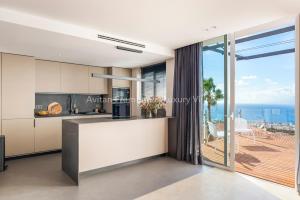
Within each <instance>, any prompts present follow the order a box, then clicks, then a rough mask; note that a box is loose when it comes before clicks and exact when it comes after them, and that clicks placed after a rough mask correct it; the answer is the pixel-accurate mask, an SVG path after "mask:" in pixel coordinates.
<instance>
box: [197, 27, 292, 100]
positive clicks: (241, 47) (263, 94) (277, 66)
mask: <svg viewBox="0 0 300 200" xmlns="http://www.w3.org/2000/svg"><path fill="white" fill-rule="evenodd" d="M293 39H294V32H288V33H283V34H279V35H275V36H271V37H267V38H262V39H257V40H252V41H249V42H244V43H240V44H237V45H236V50H237V54H240V55H243V56H248V55H254V54H259V53H265V52H270V51H277V50H282V49H287V48H293V47H294V42H293ZM282 41H289V42H287V43H283V44H280V45H273V46H271V47H265V48H257V49H251V48H253V47H257V46H261V45H267V44H272V43H277V42H282ZM223 59H224V58H223V55H221V54H219V53H215V52H212V51H205V52H204V54H203V76H204V78H209V77H212V78H213V79H214V81H215V84H216V85H217V87H218V88H220V89H221V90H224V67H223V66H224V60H223ZM294 63H295V60H294V53H290V54H284V55H279V56H271V57H265V58H257V59H252V60H242V61H237V62H236V80H235V83H236V103H237V104H241V103H245V104H289V105H293V104H294V97H295V94H294V90H295V89H294V88H295V81H294V80H295V79H294V69H295V68H294V67H295V64H294Z"/></svg>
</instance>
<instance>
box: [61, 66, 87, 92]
mask: <svg viewBox="0 0 300 200" xmlns="http://www.w3.org/2000/svg"><path fill="white" fill-rule="evenodd" d="M61 85H62V91H63V92H65V93H88V92H89V69H88V67H87V66H82V65H75V64H67V63H61Z"/></svg>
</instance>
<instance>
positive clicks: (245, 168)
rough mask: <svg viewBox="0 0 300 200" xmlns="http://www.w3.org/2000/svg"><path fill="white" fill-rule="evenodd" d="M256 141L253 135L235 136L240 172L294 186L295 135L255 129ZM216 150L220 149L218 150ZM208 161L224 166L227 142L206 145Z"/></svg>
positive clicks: (237, 165) (220, 141)
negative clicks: (225, 143)
mask: <svg viewBox="0 0 300 200" xmlns="http://www.w3.org/2000/svg"><path fill="white" fill-rule="evenodd" d="M253 131H254V133H255V138H256V142H255V143H254V141H253V137H252V136H251V135H239V134H236V135H235V141H236V145H235V150H236V155H235V157H236V159H235V160H236V161H235V167H236V171H237V172H240V173H244V174H247V175H251V176H254V177H258V178H261V179H265V180H268V181H272V182H275V183H279V184H282V185H285V186H289V187H294V185H295V183H294V181H295V136H293V135H289V134H286V133H271V132H265V131H261V130H259V129H256V128H253ZM215 147H216V149H215ZM202 151H203V155H204V157H205V159H206V160H210V161H213V162H216V163H219V164H223V163H224V156H223V151H224V141H223V139H219V140H215V141H211V142H208V144H205V145H203V148H202Z"/></svg>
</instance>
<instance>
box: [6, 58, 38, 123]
mask: <svg viewBox="0 0 300 200" xmlns="http://www.w3.org/2000/svg"><path fill="white" fill-rule="evenodd" d="M34 105H35V61H34V58H33V57H28V56H19V55H12V54H2V118H3V119H14V118H33V115H34Z"/></svg>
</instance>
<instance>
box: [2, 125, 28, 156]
mask: <svg viewBox="0 0 300 200" xmlns="http://www.w3.org/2000/svg"><path fill="white" fill-rule="evenodd" d="M2 134H3V135H5V156H6V157H10V156H17V155H24V154H30V153H33V152H34V119H10V120H2Z"/></svg>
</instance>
